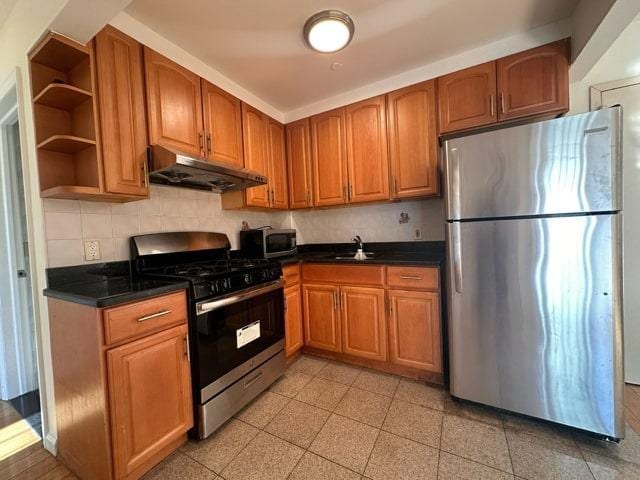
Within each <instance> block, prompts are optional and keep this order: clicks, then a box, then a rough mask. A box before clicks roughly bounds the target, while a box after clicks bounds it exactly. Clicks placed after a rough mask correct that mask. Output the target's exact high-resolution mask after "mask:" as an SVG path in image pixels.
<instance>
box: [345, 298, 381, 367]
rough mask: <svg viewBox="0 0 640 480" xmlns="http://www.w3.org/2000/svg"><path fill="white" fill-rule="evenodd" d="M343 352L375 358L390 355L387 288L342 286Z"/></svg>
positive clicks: (378, 358)
mask: <svg viewBox="0 0 640 480" xmlns="http://www.w3.org/2000/svg"><path fill="white" fill-rule="evenodd" d="M340 295H341V300H340V306H341V315H342V318H341V320H342V321H341V325H342V352H343V353H347V354H349V355H355V356H358V357H362V358H369V359H372V360H382V361H385V360H386V359H387V322H386V315H385V311H384V289H382V288H367V287H340Z"/></svg>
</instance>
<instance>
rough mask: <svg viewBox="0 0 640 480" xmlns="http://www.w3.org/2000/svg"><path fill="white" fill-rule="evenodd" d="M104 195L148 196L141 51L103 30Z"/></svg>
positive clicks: (99, 57) (99, 64) (99, 39)
mask: <svg viewBox="0 0 640 480" xmlns="http://www.w3.org/2000/svg"><path fill="white" fill-rule="evenodd" d="M95 49H96V50H95V52H96V72H97V77H98V85H99V88H98V101H99V105H100V108H99V111H100V126H101V129H100V132H101V135H102V161H103V167H104V179H105V190H106V191H107V192H108V193H117V194H123V195H139V196H141V197H146V196H148V194H149V188H148V186H147V174H146V162H147V119H146V112H145V108H144V69H143V63H142V45H141V44H140V43H138V42H137V41H135V40H134V39H133V38H131V37H129V36H127V35H125V34H124V33H122V32H120V31H118V30H116V29H115V28H113V27H111V26H109V25H107V26H106V27H105V28H104V29H103V30H101V31H100V33H98V35H97V36H96V39H95Z"/></svg>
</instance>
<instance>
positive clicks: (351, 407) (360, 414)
mask: <svg viewBox="0 0 640 480" xmlns="http://www.w3.org/2000/svg"><path fill="white" fill-rule="evenodd" d="M390 403H391V398H389V397H385V396H384V395H378V394H376V393H372V392H367V391H365V390H360V389H359V388H353V387H351V388H350V389H349V391H348V392H347V393H346V395H345V396H344V397H342V400H340V403H339V404H338V406H337V407H336V409H335V413H337V414H338V415H343V416H345V417H349V418H351V419H353V420H357V421H359V422H362V423H366V424H367V425H371V426H372V427H378V428H380V427H381V426H382V422H383V421H384V417H385V416H386V414H387V410H388V409H389V404H390Z"/></svg>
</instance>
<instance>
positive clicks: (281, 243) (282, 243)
mask: <svg viewBox="0 0 640 480" xmlns="http://www.w3.org/2000/svg"><path fill="white" fill-rule="evenodd" d="M293 235H294V234H293V233H270V234H269V235H267V236H266V239H265V241H266V243H267V244H266V250H267V253H277V252H286V251H288V250H291V249H292V248H293V247H294V245H293V243H294V241H295V240H294V239H293Z"/></svg>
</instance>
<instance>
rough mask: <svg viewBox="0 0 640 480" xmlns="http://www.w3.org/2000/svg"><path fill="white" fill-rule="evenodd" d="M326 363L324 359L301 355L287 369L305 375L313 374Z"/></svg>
mask: <svg viewBox="0 0 640 480" xmlns="http://www.w3.org/2000/svg"><path fill="white" fill-rule="evenodd" d="M326 364H327V362H326V360H322V359H320V358H316V357H310V356H307V355H301V356H300V358H298V360H296V361H295V362H294V363H293V364H292V365H291V366H290V367H289V368H288V370H287V371H289V372H301V373H305V374H307V375H311V376H315V375H317V374H318V372H319V371H320V370H322V368H323V367H324V366H325V365H326Z"/></svg>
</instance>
